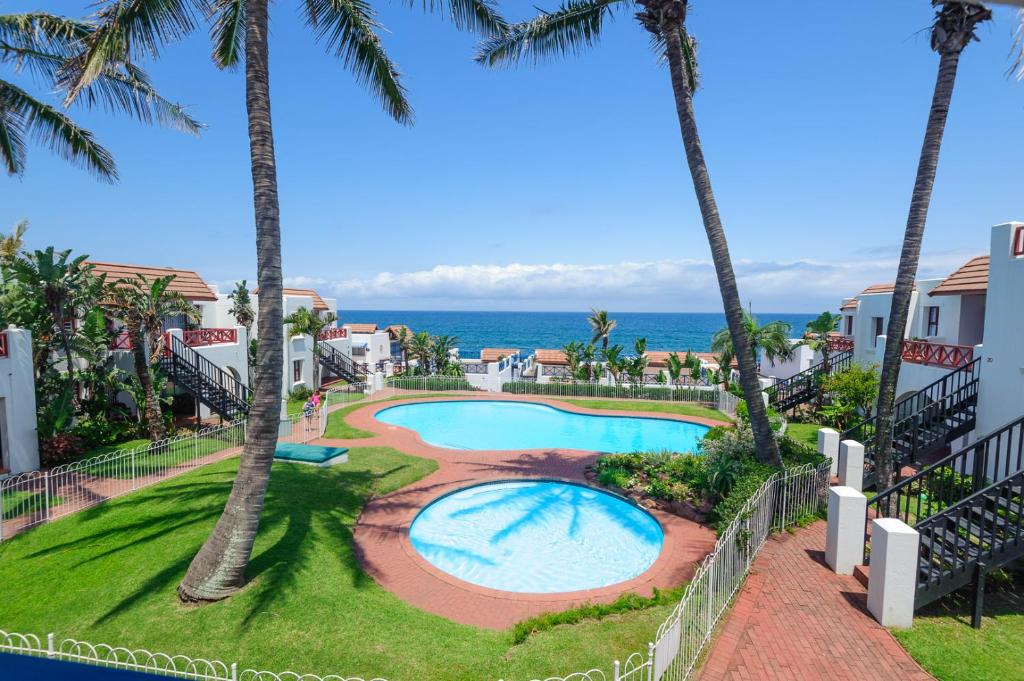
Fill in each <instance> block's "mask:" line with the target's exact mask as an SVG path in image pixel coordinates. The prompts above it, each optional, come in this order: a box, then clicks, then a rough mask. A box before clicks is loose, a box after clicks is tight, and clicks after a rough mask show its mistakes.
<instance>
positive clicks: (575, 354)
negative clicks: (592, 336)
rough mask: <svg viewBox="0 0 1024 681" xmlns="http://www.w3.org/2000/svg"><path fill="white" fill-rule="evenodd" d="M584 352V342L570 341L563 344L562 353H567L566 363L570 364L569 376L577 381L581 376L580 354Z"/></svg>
mask: <svg viewBox="0 0 1024 681" xmlns="http://www.w3.org/2000/svg"><path fill="white" fill-rule="evenodd" d="M582 352H583V343H581V342H579V341H570V342H568V343H566V344H565V345H563V346H562V354H563V355H565V363H566V364H568V365H569V378H570V379H571V380H572V381H576V380H577V379H578V378H579V376H580V354H581V353H582Z"/></svg>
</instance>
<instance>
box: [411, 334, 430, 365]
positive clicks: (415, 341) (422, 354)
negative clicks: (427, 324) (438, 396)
mask: <svg viewBox="0 0 1024 681" xmlns="http://www.w3.org/2000/svg"><path fill="white" fill-rule="evenodd" d="M408 353H409V357H410V358H411V359H415V360H416V373H417V374H420V375H426V374H429V373H430V361H431V357H433V353H434V339H433V338H431V336H430V334H429V333H427V332H426V331H417V332H416V333H414V334H413V335H412V338H411V339H409V348H408Z"/></svg>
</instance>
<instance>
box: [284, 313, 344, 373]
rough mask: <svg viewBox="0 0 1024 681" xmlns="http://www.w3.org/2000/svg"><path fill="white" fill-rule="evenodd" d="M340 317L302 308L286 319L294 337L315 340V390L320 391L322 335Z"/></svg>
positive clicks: (285, 321)
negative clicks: (306, 337)
mask: <svg viewBox="0 0 1024 681" xmlns="http://www.w3.org/2000/svg"><path fill="white" fill-rule="evenodd" d="M336 321H338V316H337V315H336V314H334V313H333V312H328V313H327V314H324V315H322V316H321V315H319V314H317V313H316V312H313V311H312V310H310V309H309V308H308V307H300V308H299V309H298V310H296V311H295V312H293V313H291V314H290V315H288V316H287V317H285V318H284V323H285V324H290V325H291V327H292V328H291V332H292V335H295V336H309V337H311V338H312V339H313V390H320V359H319V357H320V355H321V354H322V353H323V349H322V348H321V346H320V333H321V332H322V331H323V330H324V329H326V328H327V327H329V326H334V323H335V322H336Z"/></svg>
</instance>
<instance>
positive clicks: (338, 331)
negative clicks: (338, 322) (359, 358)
mask: <svg viewBox="0 0 1024 681" xmlns="http://www.w3.org/2000/svg"><path fill="white" fill-rule="evenodd" d="M338 338H348V329H345V328H342V327H340V326H332V327H330V328H327V329H324V330H323V331H321V332H320V340H322V341H329V340H336V339H338Z"/></svg>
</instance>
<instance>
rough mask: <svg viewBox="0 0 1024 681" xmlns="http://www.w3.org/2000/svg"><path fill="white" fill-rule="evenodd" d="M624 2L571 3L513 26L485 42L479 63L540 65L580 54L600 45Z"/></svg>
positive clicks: (582, 0)
mask: <svg viewBox="0 0 1024 681" xmlns="http://www.w3.org/2000/svg"><path fill="white" fill-rule="evenodd" d="M620 2H624V0H568V2H566V3H565V4H564V5H562V6H561V7H559V8H558V9H557V10H555V11H554V12H544V13H542V14H541V15H540V16H538V17H536V18H534V19H530V20H529V21H524V22H520V23H517V24H512V25H511V26H509V27H507V28H506V30H505V31H503V32H502V33H500V34H497V35H494V36H492V37H490V38H488V39H486V40H484V41H483V42H481V43H480V46H479V48H478V50H477V54H476V57H475V59H476V61H477V62H478V63H480V64H484V65H486V66H492V67H493V66H500V65H511V64H512V63H514V62H518V61H529V62H533V63H536V62H537V61H538V60H539V59H540V58H541V57H547V56H552V55H570V54H577V53H579V52H580V51H582V50H583V49H584V48H587V47H590V46H592V45H594V43H596V42H597V39H598V38H599V37H600V35H601V28H602V26H603V25H604V20H605V18H606V16H608V14H609V13H610V12H611V9H612V7H614V6H615V5H616V4H618V3H620Z"/></svg>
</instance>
